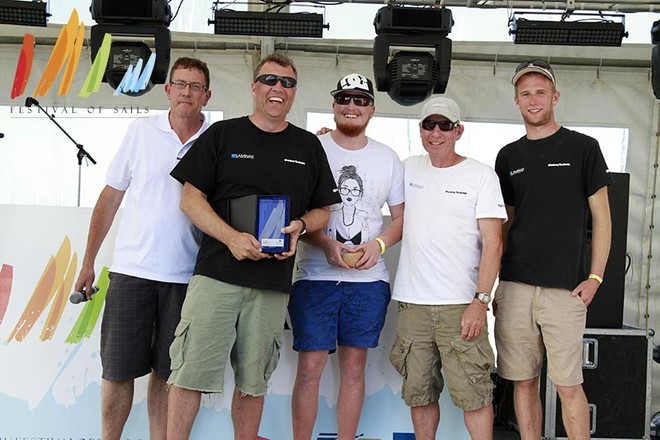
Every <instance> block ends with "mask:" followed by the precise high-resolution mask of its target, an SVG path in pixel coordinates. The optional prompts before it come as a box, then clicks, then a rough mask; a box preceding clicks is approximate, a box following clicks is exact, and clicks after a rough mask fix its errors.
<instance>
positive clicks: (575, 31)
mask: <svg viewBox="0 0 660 440" xmlns="http://www.w3.org/2000/svg"><path fill="white" fill-rule="evenodd" d="M523 14H533V13H531V12H529V13H514V14H513V17H512V19H511V22H510V25H511V28H510V30H509V34H510V35H513V42H514V43H515V44H549V45H564V46H621V41H622V39H623V37H627V36H628V33H627V32H626V29H625V17H624V16H623V15H621V14H596V15H594V14H580V13H573V14H572V15H571V16H570V17H571V18H572V20H571V21H568V20H567V17H566V15H564V14H563V15H562V16H561V19H560V20H559V21H551V20H529V19H527V18H522V17H520V15H523ZM543 15H551V14H549V13H543ZM516 16H518V17H516ZM575 16H578V18H576V17H575ZM579 17H583V18H579ZM617 20H618V21H617Z"/></svg>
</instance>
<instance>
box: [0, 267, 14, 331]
mask: <svg viewBox="0 0 660 440" xmlns="http://www.w3.org/2000/svg"><path fill="white" fill-rule="evenodd" d="M13 279H14V268H13V267H12V266H10V265H8V264H3V265H2V269H0V324H2V320H3V319H4V317H5V313H6V312H7V305H8V304H9V296H10V295H11V283H12V281H13Z"/></svg>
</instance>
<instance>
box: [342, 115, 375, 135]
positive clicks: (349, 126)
mask: <svg viewBox="0 0 660 440" xmlns="http://www.w3.org/2000/svg"><path fill="white" fill-rule="evenodd" d="M335 124H336V125H337V130H339V131H341V132H342V134H344V136H348V137H357V136H360V135H361V134H362V133H364V131H365V130H366V129H367V124H369V121H368V120H367V122H365V123H364V124H358V123H346V122H338V121H337V118H335Z"/></svg>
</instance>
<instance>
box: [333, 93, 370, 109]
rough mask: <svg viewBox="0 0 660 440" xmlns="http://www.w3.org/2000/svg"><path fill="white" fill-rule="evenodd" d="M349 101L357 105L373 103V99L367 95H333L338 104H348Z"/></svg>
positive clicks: (364, 105) (363, 105) (365, 105)
mask: <svg viewBox="0 0 660 440" xmlns="http://www.w3.org/2000/svg"><path fill="white" fill-rule="evenodd" d="M351 101H353V104H355V105H357V106H358V107H367V106H370V105H372V104H373V103H374V100H373V99H371V98H369V97H368V96H356V95H335V102H336V103H337V104H339V105H348V104H350V103H351Z"/></svg>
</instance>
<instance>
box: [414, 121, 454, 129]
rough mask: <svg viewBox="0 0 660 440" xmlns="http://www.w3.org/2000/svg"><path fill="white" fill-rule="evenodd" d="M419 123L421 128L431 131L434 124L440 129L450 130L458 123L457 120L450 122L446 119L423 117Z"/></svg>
mask: <svg viewBox="0 0 660 440" xmlns="http://www.w3.org/2000/svg"><path fill="white" fill-rule="evenodd" d="M421 125H422V128H423V129H424V130H427V131H433V129H434V128H435V127H436V126H437V127H439V128H440V131H452V130H453V129H454V128H456V126H457V125H458V121H456V122H451V121H448V120H446V119H440V120H435V119H424V120H423V121H422V124H421Z"/></svg>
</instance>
